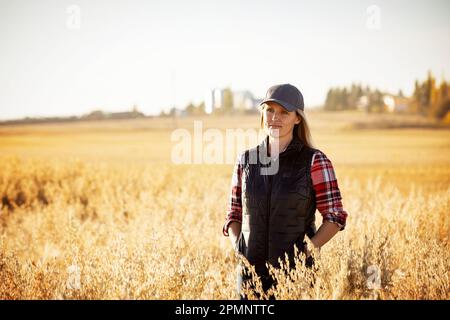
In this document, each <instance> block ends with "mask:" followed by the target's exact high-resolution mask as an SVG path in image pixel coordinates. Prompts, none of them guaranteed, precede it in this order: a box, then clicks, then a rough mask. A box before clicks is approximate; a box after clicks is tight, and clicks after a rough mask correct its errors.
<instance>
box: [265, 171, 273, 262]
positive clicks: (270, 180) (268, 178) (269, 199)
mask: <svg viewBox="0 0 450 320" xmlns="http://www.w3.org/2000/svg"><path fill="white" fill-rule="evenodd" d="M267 180H268V191H269V192H268V195H269V196H268V197H267V221H266V223H267V236H266V259H267V260H268V259H269V235H270V232H269V226H270V206H271V198H272V175H268V176H267Z"/></svg>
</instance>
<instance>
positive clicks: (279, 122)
mask: <svg viewBox="0 0 450 320" xmlns="http://www.w3.org/2000/svg"><path fill="white" fill-rule="evenodd" d="M263 119H264V128H265V129H266V132H267V134H268V135H269V136H271V137H273V138H283V137H286V136H289V135H291V134H292V131H293V130H294V126H295V125H296V124H299V123H300V121H301V118H300V116H299V115H298V114H297V113H296V112H295V111H287V110H286V109H284V108H283V107H282V106H281V105H279V104H278V103H276V102H267V103H266V104H265V106H264V109H263Z"/></svg>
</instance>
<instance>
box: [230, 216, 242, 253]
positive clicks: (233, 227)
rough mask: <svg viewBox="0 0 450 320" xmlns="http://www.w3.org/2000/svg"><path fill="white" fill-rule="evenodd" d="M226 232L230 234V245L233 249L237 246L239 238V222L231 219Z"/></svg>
mask: <svg viewBox="0 0 450 320" xmlns="http://www.w3.org/2000/svg"><path fill="white" fill-rule="evenodd" d="M228 234H229V236H230V241H231V245H232V246H233V248H234V249H236V248H237V241H238V239H239V235H240V234H241V223H239V222H237V221H233V222H231V223H230V226H229V227H228Z"/></svg>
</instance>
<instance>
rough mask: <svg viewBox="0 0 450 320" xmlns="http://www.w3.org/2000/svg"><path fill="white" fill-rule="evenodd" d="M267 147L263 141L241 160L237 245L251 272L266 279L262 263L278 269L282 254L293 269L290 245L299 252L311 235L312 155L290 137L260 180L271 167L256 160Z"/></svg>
mask: <svg viewBox="0 0 450 320" xmlns="http://www.w3.org/2000/svg"><path fill="white" fill-rule="evenodd" d="M267 144H268V137H266V138H265V139H264V140H263V142H262V143H261V144H259V145H258V146H257V147H255V148H253V149H250V150H247V151H246V152H244V153H243V155H242V157H243V158H242V159H241V161H243V172H242V234H241V237H240V240H239V251H240V253H241V254H243V255H244V256H245V257H246V258H247V260H248V261H249V262H250V263H251V264H252V265H254V266H255V269H256V272H257V274H258V275H260V276H266V277H267V275H268V270H267V268H266V266H265V264H266V262H268V263H270V264H272V265H273V266H275V267H279V263H278V258H282V259H283V260H284V257H285V253H287V254H288V256H289V260H290V265H291V267H292V266H294V245H297V247H298V249H299V250H303V248H304V237H305V234H308V236H309V237H312V236H313V235H314V233H315V224H314V220H315V211H316V204H315V193H314V189H313V187H312V181H311V160H312V156H313V154H314V152H315V151H316V150H315V149H312V148H309V147H308V146H306V145H304V144H303V143H302V142H301V140H300V139H299V138H298V137H296V136H295V135H294V138H293V139H292V141H291V143H290V144H289V145H288V147H287V149H286V150H285V151H284V152H282V153H280V155H279V157H278V159H276V160H274V161H278V172H277V173H276V174H272V175H265V174H262V171H261V169H262V168H267V167H268V166H270V165H274V164H275V163H274V162H273V163H270V162H269V163H267V162H268V161H267V158H266V159H265V160H263V161H259V159H260V158H261V156H260V155H263V154H268V153H267ZM250 159H251V160H250ZM254 159H258V161H255V160H254ZM261 162H263V163H261ZM264 163H266V164H264Z"/></svg>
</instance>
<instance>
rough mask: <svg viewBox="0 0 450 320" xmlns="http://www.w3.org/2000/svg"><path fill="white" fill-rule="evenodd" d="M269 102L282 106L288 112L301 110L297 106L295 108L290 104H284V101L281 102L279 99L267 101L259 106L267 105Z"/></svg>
mask: <svg viewBox="0 0 450 320" xmlns="http://www.w3.org/2000/svg"><path fill="white" fill-rule="evenodd" d="M267 102H276V103H278V104H279V105H280V106H282V107H283V108H285V109H286V110H287V111H295V110H297V109H299V108H297V107H296V106H293V105H292V104H290V103H287V102H284V101H281V100H278V99H265V100H263V101H262V102H261V103H260V104H259V106H260V107H261V106H262V105H263V104H264V103H267Z"/></svg>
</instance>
